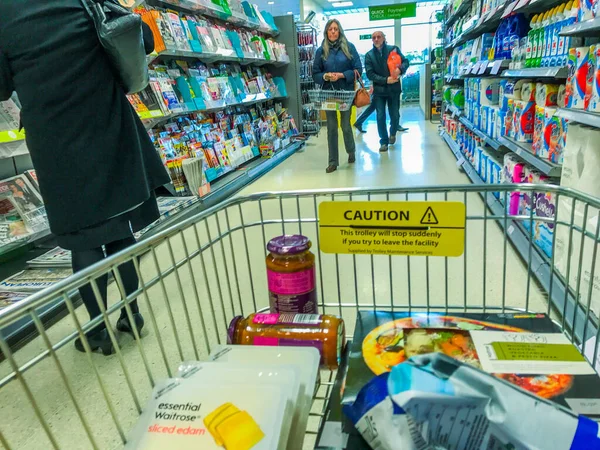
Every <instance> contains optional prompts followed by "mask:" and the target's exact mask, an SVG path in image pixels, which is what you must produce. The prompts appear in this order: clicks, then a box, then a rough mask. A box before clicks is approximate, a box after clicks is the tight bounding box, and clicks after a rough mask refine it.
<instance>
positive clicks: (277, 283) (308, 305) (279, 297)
mask: <svg viewBox="0 0 600 450" xmlns="http://www.w3.org/2000/svg"><path fill="white" fill-rule="evenodd" d="M267 279H268V282H269V298H270V303H271V311H274V312H280V313H306V314H316V313H317V310H318V309H317V290H316V286H315V280H316V275H315V269H314V267H313V268H311V269H308V270H302V271H300V272H293V273H279V272H273V271H272V270H267Z"/></svg>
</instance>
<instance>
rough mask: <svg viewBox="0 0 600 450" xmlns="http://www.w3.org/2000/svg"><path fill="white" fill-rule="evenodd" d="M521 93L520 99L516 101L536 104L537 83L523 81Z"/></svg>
mask: <svg viewBox="0 0 600 450" xmlns="http://www.w3.org/2000/svg"><path fill="white" fill-rule="evenodd" d="M520 93H521V94H520V98H515V100H521V101H524V102H535V94H536V83H534V82H532V81H523V84H522V85H521V89H520Z"/></svg>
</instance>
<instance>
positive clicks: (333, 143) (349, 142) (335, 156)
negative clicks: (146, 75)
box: [325, 109, 356, 167]
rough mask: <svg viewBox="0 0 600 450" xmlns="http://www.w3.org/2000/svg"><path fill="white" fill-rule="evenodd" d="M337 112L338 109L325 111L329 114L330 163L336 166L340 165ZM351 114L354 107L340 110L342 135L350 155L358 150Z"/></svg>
mask: <svg viewBox="0 0 600 450" xmlns="http://www.w3.org/2000/svg"><path fill="white" fill-rule="evenodd" d="M337 114H338V113H337V111H325V115H326V116H327V145H328V146H329V165H330V166H335V167H337V166H339V165H340V156H339V150H338V119H337ZM351 114H352V109H350V110H349V111H340V116H341V117H340V119H341V125H342V135H343V136H344V144H345V146H346V153H348V155H353V154H354V152H356V145H355V144H354V133H353V132H352V125H350V116H351Z"/></svg>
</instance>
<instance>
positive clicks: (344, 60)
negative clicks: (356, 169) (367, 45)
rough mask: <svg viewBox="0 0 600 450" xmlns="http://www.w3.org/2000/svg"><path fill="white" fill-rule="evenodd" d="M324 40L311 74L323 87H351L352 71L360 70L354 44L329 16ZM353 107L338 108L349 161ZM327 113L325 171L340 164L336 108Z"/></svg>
mask: <svg viewBox="0 0 600 450" xmlns="http://www.w3.org/2000/svg"><path fill="white" fill-rule="evenodd" d="M323 35H324V36H323V37H324V38H323V43H322V44H321V47H319V49H318V50H317V53H316V54H315V60H314V62H313V78H314V80H315V83H317V84H318V85H320V86H321V87H322V88H323V89H329V90H338V91H339V90H345V91H353V90H354V71H355V70H356V71H358V76H360V75H361V74H362V64H361V62H360V57H359V56H358V52H357V51H356V47H354V45H353V44H351V43H350V42H348V40H347V39H346V36H345V34H344V30H343V29H342V26H341V25H340V22H339V21H338V20H337V19H331V20H329V21H328V22H327V24H326V25H325V32H324V33H323ZM351 113H352V110H351V109H350V110H348V111H340V116H341V125H342V135H343V136H344V144H345V146H346V153H348V163H350V164H352V163H353V162H354V161H355V160H356V156H355V153H356V145H355V144H354V133H352V126H351V125H350V116H351ZM325 114H326V116H327V145H328V147H329V165H328V166H327V169H326V172H327V173H331V172H334V171H335V170H336V169H337V167H338V165H339V162H340V161H339V151H338V120H337V111H326V112H325Z"/></svg>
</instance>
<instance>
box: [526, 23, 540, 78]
mask: <svg viewBox="0 0 600 450" xmlns="http://www.w3.org/2000/svg"><path fill="white" fill-rule="evenodd" d="M537 20H538V15H537V14H535V15H534V16H533V17H532V19H531V22H530V24H529V26H530V28H531V29H530V30H529V32H528V33H527V53H526V56H525V67H527V68H530V67H532V63H533V60H534V59H535V58H534V55H535V53H536V52H537V44H536V42H535V37H536V36H537Z"/></svg>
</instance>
